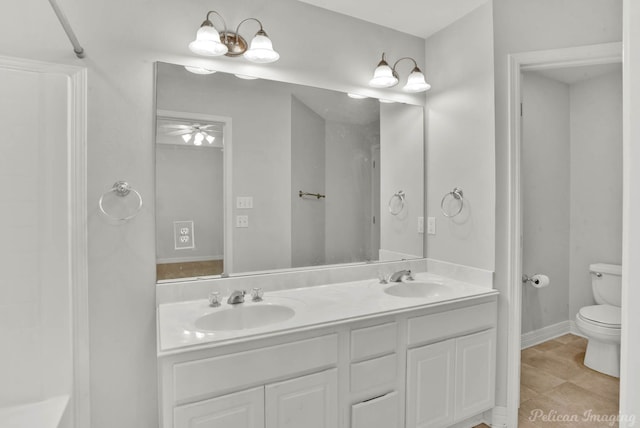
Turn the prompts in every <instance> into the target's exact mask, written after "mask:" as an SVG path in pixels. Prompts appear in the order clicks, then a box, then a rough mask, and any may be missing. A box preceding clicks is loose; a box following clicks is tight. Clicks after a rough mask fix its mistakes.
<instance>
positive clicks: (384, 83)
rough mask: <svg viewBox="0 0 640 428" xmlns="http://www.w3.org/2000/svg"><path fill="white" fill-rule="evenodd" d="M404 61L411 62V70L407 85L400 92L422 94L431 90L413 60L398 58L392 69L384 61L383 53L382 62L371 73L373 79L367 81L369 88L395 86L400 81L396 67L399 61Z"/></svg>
mask: <svg viewBox="0 0 640 428" xmlns="http://www.w3.org/2000/svg"><path fill="white" fill-rule="evenodd" d="M405 59H407V60H409V61H412V62H413V70H411V73H409V77H407V83H406V85H404V87H403V88H402V90H403V91H405V92H424V91H426V90H428V89H429V88H431V85H429V84H428V83H427V82H426V81H425V80H424V74H423V73H422V70H420V67H418V63H416V60H415V59H413V58H410V57H404V58H400V59H399V60H397V61H396V62H395V63H394V64H393V67H390V66H389V63H387V60H386V59H385V56H384V53H383V54H382V60H381V61H380V62H379V63H378V66H377V67H376V69H375V71H374V72H373V78H372V79H371V80H370V81H369V86H372V87H374V88H391V87H393V86H396V85H397V84H398V82H399V81H400V78H399V77H398V72H397V71H396V67H397V65H398V63H399V62H400V61H402V60H405Z"/></svg>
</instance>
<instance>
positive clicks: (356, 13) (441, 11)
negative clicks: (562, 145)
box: [299, 0, 487, 39]
mask: <svg viewBox="0 0 640 428" xmlns="http://www.w3.org/2000/svg"><path fill="white" fill-rule="evenodd" d="M299 1H301V2H303V3H308V4H312V5H314V6H318V7H321V8H324V9H328V10H332V11H334V12H338V13H342V14H344V15H349V16H352V17H354V18H359V19H362V20H364V21H368V22H372V23H374V24H378V25H382V26H384V27H389V28H393V29H395V30H398V31H401V32H403V33H408V34H412V35H414V36H418V37H421V38H423V39H426V38H427V37H429V36H431V35H432V34H433V33H436V32H438V31H440V30H442V29H443V28H445V27H446V26H448V25H449V24H451V23H453V22H454V21H457V20H458V19H460V18H461V17H463V16H464V15H466V14H467V13H469V12H471V11H472V10H474V9H475V8H477V7H478V6H480V5H482V4H484V3H486V1H487V0H395V1H393V0H391V1H389V0H299Z"/></svg>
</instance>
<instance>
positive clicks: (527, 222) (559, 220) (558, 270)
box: [521, 73, 571, 333]
mask: <svg viewBox="0 0 640 428" xmlns="http://www.w3.org/2000/svg"><path fill="white" fill-rule="evenodd" d="M523 76H524V77H523V80H522V103H523V111H524V113H523V116H522V155H521V156H522V158H521V162H522V163H521V165H522V232H523V249H522V272H523V273H525V274H528V275H533V274H535V273H542V274H545V275H547V276H549V278H550V279H551V284H550V286H549V287H547V288H541V289H536V288H534V287H531V286H527V287H523V289H522V332H523V333H527V332H529V331H533V330H538V329H540V328H543V327H546V326H549V325H553V324H556V323H558V322H561V321H566V320H568V319H569V318H568V316H569V263H570V253H571V252H570V235H571V234H570V218H571V213H570V209H571V197H570V195H571V191H570V183H571V172H570V171H571V169H570V164H571V162H570V156H571V154H570V152H571V150H570V138H571V133H570V126H569V117H570V116H569V115H570V102H569V86H568V85H567V84H564V83H561V82H558V81H556V80H552V79H549V78H546V77H543V76H540V75H538V74H536V73H523Z"/></svg>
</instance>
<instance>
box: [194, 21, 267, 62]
mask: <svg viewBox="0 0 640 428" xmlns="http://www.w3.org/2000/svg"><path fill="white" fill-rule="evenodd" d="M211 14H215V15H218V17H219V18H220V20H221V21H222V25H223V31H222V32H219V31H218V30H217V29H216V27H214V26H213V23H212V22H211V20H210V19H209V17H210V16H211ZM247 21H256V22H257V23H258V25H260V30H258V32H257V33H256V35H255V36H254V37H253V39H252V40H251V44H249V45H247V41H246V40H245V39H244V38H243V37H242V36H241V35H240V33H239V31H240V26H241V25H242V24H243V23H245V22H247ZM189 49H191V51H192V52H193V53H195V54H198V55H203V56H221V55H226V56H230V57H237V56H240V55H242V56H243V57H244V58H246V59H247V60H249V61H251V62H255V63H260V64H266V63H270V62H275V61H277V60H278V58H280V55H279V54H278V52H276V51H275V50H273V45H272V43H271V39H269V36H267V33H266V32H265V31H264V29H263V28H262V22H260V21H259V20H257V19H256V18H247V19H244V20H242V21H240V24H238V26H237V27H236V31H235V32H233V31H228V30H227V23H226V22H225V20H224V18H223V17H222V15H220V14H219V13H218V12H216V11H215V10H211V11H209V12H208V13H207V18H206V19H205V20H204V22H203V23H202V25H201V26H200V28H199V29H198V32H197V34H196V39H195V40H194V41H193V42H191V43H189Z"/></svg>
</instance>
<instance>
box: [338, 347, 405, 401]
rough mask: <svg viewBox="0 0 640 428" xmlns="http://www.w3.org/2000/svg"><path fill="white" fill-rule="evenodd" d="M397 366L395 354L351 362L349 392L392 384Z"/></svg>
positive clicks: (393, 383)
mask: <svg viewBox="0 0 640 428" xmlns="http://www.w3.org/2000/svg"><path fill="white" fill-rule="evenodd" d="M397 368H398V357H397V356H396V354H391V355H387V356H384V357H379V358H375V359H373V360H367V361H362V362H360V363H354V364H351V387H350V389H351V392H363V391H368V390H372V389H375V388H379V387H383V386H389V385H391V386H394V385H395V382H396V381H397V377H396V375H397V373H398V370H397Z"/></svg>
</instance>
